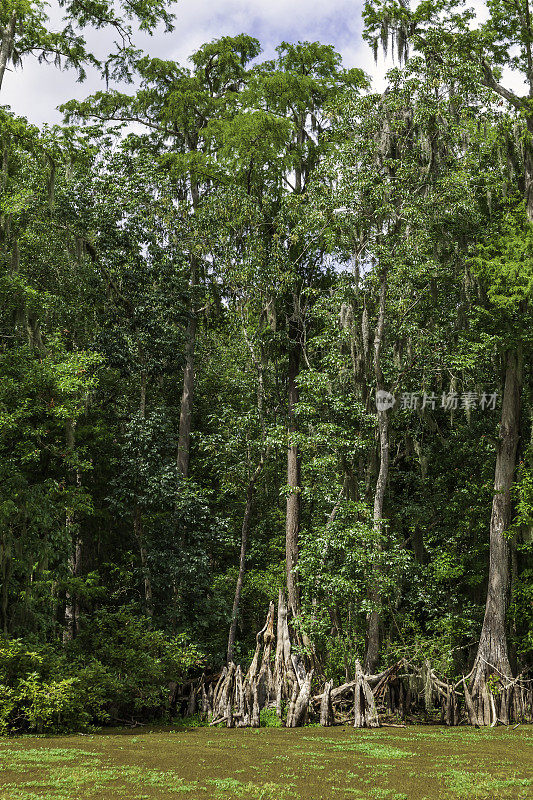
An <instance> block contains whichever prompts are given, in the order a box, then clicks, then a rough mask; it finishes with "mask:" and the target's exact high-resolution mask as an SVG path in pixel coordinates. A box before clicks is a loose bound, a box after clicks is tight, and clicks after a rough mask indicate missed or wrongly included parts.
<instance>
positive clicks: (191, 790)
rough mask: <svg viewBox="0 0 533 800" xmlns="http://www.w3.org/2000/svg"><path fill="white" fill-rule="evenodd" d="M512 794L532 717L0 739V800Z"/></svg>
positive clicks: (512, 798) (529, 762) (531, 768)
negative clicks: (485, 723)
mask: <svg viewBox="0 0 533 800" xmlns="http://www.w3.org/2000/svg"><path fill="white" fill-rule="evenodd" d="M178 797H187V798H189V799H190V800H207V799H209V800H211V798H213V800H218V799H219V798H254V800H289V799H290V800H330V798H339V800H348V799H350V800H354V798H357V800H367V799H368V800H440V799H441V798H457V799H463V798H464V800H466V798H469V799H470V798H474V800H505V799H506V798H509V800H524V799H525V798H533V727H531V726H520V727H518V728H516V729H515V730H512V729H511V728H497V729H488V730H487V729H483V730H476V729H473V728H452V729H447V728H441V727H427V726H413V727H409V728H382V729H379V730H354V729H353V728H350V727H338V728H329V729H322V728H318V727H307V728H301V729H291V730H288V729H283V728H260V729H257V730H253V729H243V730H239V729H234V730H226V729H213V728H194V729H174V730H164V731H162V730H156V731H149V730H145V729H143V731H142V732H141V733H139V732H138V731H132V732H130V731H127V732H126V731H113V732H107V733H102V734H94V735H88V736H82V735H72V736H67V737H49V738H44V737H20V738H15V739H4V740H2V741H0V800H93V799H94V800H96V799H97V800H111V798H113V800H167V799H169V798H178Z"/></svg>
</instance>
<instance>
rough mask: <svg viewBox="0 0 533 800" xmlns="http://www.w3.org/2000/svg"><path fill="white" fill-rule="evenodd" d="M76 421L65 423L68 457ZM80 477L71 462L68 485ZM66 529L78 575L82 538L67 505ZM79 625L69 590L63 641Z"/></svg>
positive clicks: (72, 572) (72, 570)
mask: <svg viewBox="0 0 533 800" xmlns="http://www.w3.org/2000/svg"><path fill="white" fill-rule="evenodd" d="M75 430H76V421H75V420H73V419H71V418H69V419H67V421H66V423H65V439H66V446H67V454H68V458H69V459H72V458H73V455H74V447H75ZM79 482H80V478H79V473H78V472H77V470H75V469H74V468H73V466H72V465H71V464H69V465H68V469H67V485H69V486H70V487H71V488H73V487H74V486H76V485H77V484H78V485H79ZM65 530H66V534H67V543H68V547H69V557H68V571H69V575H70V577H71V578H76V577H78V575H79V573H80V569H81V539H80V535H79V531H78V529H77V525H76V520H75V515H74V510H73V508H71V507H70V505H69V507H67V509H66V514H65ZM78 627H79V604H78V599H77V597H76V596H75V594H74V593H73V592H67V593H66V597H65V628H64V631H63V641H65V642H67V641H71V640H72V639H74V638H75V636H76V634H77V632H78Z"/></svg>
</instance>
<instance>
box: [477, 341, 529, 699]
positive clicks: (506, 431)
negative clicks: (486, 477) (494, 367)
mask: <svg viewBox="0 0 533 800" xmlns="http://www.w3.org/2000/svg"><path fill="white" fill-rule="evenodd" d="M519 426H520V367H519V360H518V356H517V353H516V351H512V350H510V351H509V352H508V353H507V355H506V368H505V387H504V392H503V400H502V415H501V424H500V432H499V439H498V445H497V452H496V469H495V476H494V495H493V499H492V515H491V519H490V558H489V580H488V587H487V601H486V606H485V617H484V619H483V627H482V629H481V636H480V639H479V645H478V651H477V656H476V660H475V668H474V673H473V695H475V696H477V697H478V698H479V696H480V695H481V694H482V692H483V689H484V686H485V683H486V679H487V677H488V676H489V675H491V674H498V673H501V674H503V675H507V676H510V675H511V666H510V664H509V656H508V651H507V635H506V630H505V615H506V611H507V602H508V588H509V542H508V541H507V539H506V537H505V531H506V530H507V529H508V527H509V525H510V523H511V512H512V499H511V487H512V483H513V478H514V473H515V467H516V452H517V447H518V437H519Z"/></svg>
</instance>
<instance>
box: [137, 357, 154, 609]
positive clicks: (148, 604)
mask: <svg viewBox="0 0 533 800" xmlns="http://www.w3.org/2000/svg"><path fill="white" fill-rule="evenodd" d="M139 357H140V360H141V364H144V355H143V352H142V349H141V347H140V346H139ZM139 412H140V415H141V419H142V420H143V421H144V420H145V419H146V370H145V369H144V366H143V368H142V369H141V375H140V400H139ZM133 531H134V534H135V539H136V540H137V544H138V546H139V555H140V557H141V568H142V574H143V582H144V610H145V612H146V616H147V617H150V618H152V616H153V613H154V605H153V594H152V578H151V576H150V567H149V566H148V553H147V551H146V545H145V542H144V534H143V524H142V509H141V506H140V505H139V503H138V502H136V503H135V510H134V512H133Z"/></svg>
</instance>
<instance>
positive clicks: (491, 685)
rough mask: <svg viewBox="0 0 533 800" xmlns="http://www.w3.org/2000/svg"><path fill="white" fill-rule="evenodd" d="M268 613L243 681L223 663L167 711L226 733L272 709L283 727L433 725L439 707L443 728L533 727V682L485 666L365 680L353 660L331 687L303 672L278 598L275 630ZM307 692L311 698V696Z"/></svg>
mask: <svg viewBox="0 0 533 800" xmlns="http://www.w3.org/2000/svg"><path fill="white" fill-rule="evenodd" d="M275 611H276V609H275V605H274V603H271V604H270V608H269V610H268V614H267V618H266V621H265V624H264V626H263V627H262V629H261V630H260V631H259V633H258V634H257V636H256V648H255V652H254V656H253V658H252V662H251V664H250V667H249V669H248V671H247V672H246V675H245V676H244V673H243V670H242V668H241V666H240V665H238V666H237V665H235V664H234V663H233V662H230V664H228V666H226V667H224V669H223V670H222V672H220V673H218V674H216V675H210V676H207V677H206V676H205V675H202V676H201V678H199V679H198V680H196V681H188V682H187V683H184V684H183V685H182V686H181V687H176V686H174V687H172V692H171V694H172V698H173V700H172V702H173V705H174V706H177V707H179V708H180V709H181V712H182V713H186V714H189V715H192V714H195V713H200V715H201V717H202V718H203V719H204V720H205V721H207V722H209V724H210V725H219V724H222V723H224V724H225V725H226V726H227V727H228V728H231V727H255V728H257V727H259V725H260V714H261V711H262V710H263V709H266V708H271V709H275V710H276V713H277V715H278V717H279V718H280V720H282V722H284V724H285V725H286V726H287V727H289V728H296V727H300V726H302V725H305V724H306V722H307V721H309V720H316V721H319V722H320V724H321V725H323V726H324V727H329V726H331V725H340V724H352V725H353V726H354V727H356V728H364V727H370V728H374V727H379V726H380V725H387V726H389V727H404V725H400V724H399V723H398V718H399V719H401V720H402V721H403V722H406V721H409V719H410V718H411V719H412V718H413V716H416V715H418V717H419V716H420V714H424V715H425V717H426V719H428V720H429V719H432V720H435V719H436V715H437V714H438V710H439V709H440V721H441V723H442V724H446V725H449V726H455V725H460V724H463V723H466V724H470V725H474V726H476V727H481V726H492V727H494V726H496V725H498V724H502V725H509V724H511V723H517V724H520V723H521V722H532V721H533V680H531V679H528V678H526V676H525V675H524V674H523V673H522V674H521V675H519V676H518V677H516V678H512V677H510V676H509V675H506V674H502V672H501V671H499V670H498V669H496V668H495V667H493V666H492V665H487V666H486V669H485V671H484V672H483V673H481V672H480V667H479V664H478V663H476V665H475V666H474V668H473V669H472V671H471V672H470V673H469V674H468V675H466V676H464V677H462V678H461V679H460V680H459V681H457V682H456V683H453V682H451V681H449V680H448V679H447V678H443V677H439V676H438V675H437V674H436V673H435V671H434V670H433V669H432V667H431V664H430V663H429V662H428V661H425V662H423V663H422V664H420V665H417V664H413V663H411V662H410V661H407V660H406V659H401V660H400V661H398V662H397V663H396V664H393V665H392V666H390V667H388V668H387V669H386V670H384V671H383V672H380V673H378V674H376V675H368V674H365V673H364V672H363V669H362V667H361V664H360V663H359V661H357V662H356V665H355V679H354V680H353V681H348V682H347V683H344V684H342V685H341V686H337V687H333V683H332V681H326V680H325V678H324V677H323V676H322V675H320V674H319V673H318V672H317V671H314V670H312V669H311V670H309V671H306V669H305V664H304V660H303V658H302V657H301V656H300V655H299V654H298V652H295V651H294V650H293V646H292V642H291V636H290V630H289V625H288V611H287V603H286V600H285V596H284V594H283V592H280V595H279V600H278V613H277V625H276V631H274V620H275V616H276V614H275ZM274 643H275V651H274V652H273V647H274ZM321 686H322V687H323V688H322V691H320V687H321ZM313 689H314V690H315V691H317V689H318V690H319V691H318V693H317V694H312V690H313ZM391 718H392V720H395V721H391ZM515 727H516V726H515Z"/></svg>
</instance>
